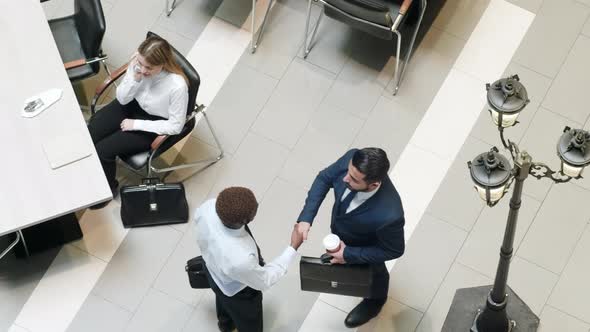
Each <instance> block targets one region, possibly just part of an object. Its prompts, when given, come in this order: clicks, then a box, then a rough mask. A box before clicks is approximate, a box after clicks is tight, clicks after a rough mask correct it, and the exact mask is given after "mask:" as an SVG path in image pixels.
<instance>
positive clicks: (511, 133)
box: [471, 62, 551, 146]
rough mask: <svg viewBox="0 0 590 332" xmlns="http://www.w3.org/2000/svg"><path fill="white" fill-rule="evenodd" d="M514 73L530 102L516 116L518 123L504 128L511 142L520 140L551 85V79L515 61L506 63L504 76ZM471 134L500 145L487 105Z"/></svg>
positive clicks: (496, 128)
mask: <svg viewBox="0 0 590 332" xmlns="http://www.w3.org/2000/svg"><path fill="white" fill-rule="evenodd" d="M514 74H517V75H518V76H519V77H520V82H521V83H522V84H523V85H524V86H525V88H526V89H527V93H528V97H529V100H530V102H529V104H528V105H527V106H526V107H525V109H524V110H523V111H522V112H521V113H520V115H519V116H518V121H519V123H518V124H517V125H516V126H514V127H511V128H508V129H506V130H505V131H504V135H505V137H506V138H507V139H510V140H511V141H513V142H520V140H521V139H522V137H523V136H524V133H525V131H526V130H527V128H528V127H529V125H530V124H531V120H532V119H533V117H534V115H535V113H536V112H537V109H538V108H539V105H540V104H541V102H542V101H543V98H545V95H546V94H547V90H548V89H549V86H550V85H551V80H550V79H549V78H547V77H545V76H543V75H541V74H539V73H537V72H535V71H532V70H530V69H528V68H526V67H523V66H521V65H519V64H517V63H515V62H511V63H510V64H509V65H508V68H506V70H505V71H504V77H506V76H509V75H514ZM489 83H492V82H489ZM483 88H484V87H482V89H483ZM471 136H474V137H477V138H479V139H480V140H482V141H484V142H486V143H489V144H491V145H496V146H501V145H502V143H501V140H500V134H499V131H498V127H497V126H495V125H494V121H493V120H492V117H491V115H490V113H489V111H488V107H487V106H486V107H484V109H483V110H482V112H481V115H480V116H479V118H478V119H477V122H476V123H475V125H474V126H473V129H472V131H471Z"/></svg>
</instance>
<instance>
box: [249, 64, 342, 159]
mask: <svg viewBox="0 0 590 332" xmlns="http://www.w3.org/2000/svg"><path fill="white" fill-rule="evenodd" d="M333 80H334V74H332V73H330V72H328V71H326V70H324V69H321V68H319V67H316V66H314V65H312V64H309V63H305V62H304V61H302V60H300V59H297V60H295V61H293V62H292V63H291V65H290V66H289V69H288V70H287V72H286V73H285V77H284V78H283V79H282V80H281V81H280V82H279V84H278V86H277V88H276V89H275V91H274V92H273V95H272V96H271V97H270V99H269V101H268V103H267V104H266V106H265V107H264V109H263V110H262V112H261V113H260V115H259V116H258V119H257V120H256V122H255V123H254V126H253V127H252V130H253V131H254V132H257V133H259V134H261V135H263V136H265V137H267V138H269V139H272V140H273V141H275V142H278V143H281V144H283V145H284V146H286V147H289V148H293V147H294V146H295V144H296V143H297V140H298V139H299V137H300V136H301V134H302V133H303V131H304V130H305V127H306V126H307V124H308V122H309V120H310V119H311V117H312V114H313V113H314V112H315V111H316V110H317V107H318V106H319V105H320V103H321V101H322V100H323V99H324V97H325V95H326V92H327V91H328V89H329V88H330V86H331V84H332V82H333Z"/></svg>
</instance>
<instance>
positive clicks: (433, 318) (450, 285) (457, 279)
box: [416, 263, 492, 332]
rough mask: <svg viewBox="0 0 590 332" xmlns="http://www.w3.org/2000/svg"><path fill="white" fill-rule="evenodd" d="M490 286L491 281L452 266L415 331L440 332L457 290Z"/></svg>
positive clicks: (454, 265)
mask: <svg viewBox="0 0 590 332" xmlns="http://www.w3.org/2000/svg"><path fill="white" fill-rule="evenodd" d="M491 284H492V280H491V279H489V278H487V277H484V276H483V275H481V274H479V273H477V272H475V271H473V270H471V269H469V268H467V267H465V266H463V265H461V264H457V263H455V264H453V266H452V267H451V269H450V271H449V273H448V274H447V276H446V277H445V280H444V281H443V283H442V285H441V286H440V288H439V289H438V291H437V293H436V296H435V297H434V299H433V300H432V303H431V304H430V307H429V308H428V311H426V312H425V313H424V316H423V317H422V321H420V325H418V328H417V329H416V331H418V332H426V331H428V332H435V331H436V332H439V331H440V330H441V327H442V326H443V323H444V321H445V318H446V317H447V313H448V312H449V307H450V305H451V302H452V301H453V297H454V296H455V291H457V289H459V288H467V287H475V286H484V285H491ZM483 304H484V302H483V300H482V305H483ZM473 314H474V315H475V313H473Z"/></svg>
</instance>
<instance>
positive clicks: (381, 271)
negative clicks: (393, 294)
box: [370, 263, 389, 303]
mask: <svg viewBox="0 0 590 332" xmlns="http://www.w3.org/2000/svg"><path fill="white" fill-rule="evenodd" d="M371 293H372V294H371V297H370V298H371V299H374V300H384V301H385V300H387V294H388V293H389V271H387V267H386V266H385V263H380V264H375V265H374V266H373V289H372V290H371ZM383 303H385V302H383Z"/></svg>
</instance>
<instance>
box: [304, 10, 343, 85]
mask: <svg viewBox="0 0 590 332" xmlns="http://www.w3.org/2000/svg"><path fill="white" fill-rule="evenodd" d="M318 15H319V14H318V13H315V15H313V16H312V17H311V19H310V20H311V23H310V24H309V25H310V28H309V29H310V32H309V33H310V34H311V31H313V30H312V29H313V27H314V26H315V24H314V22H316V20H317V16H318ZM303 29H304V26H303V27H302V32H301V35H302V36H303V33H304V32H303ZM354 36H355V35H354V34H353V33H352V28H350V27H349V26H348V25H346V24H344V23H342V22H340V21H336V20H333V19H330V18H326V17H324V18H322V22H320V26H319V28H318V32H317V35H316V38H315V41H314V43H313V44H312V45H311V50H310V53H309V55H308V56H307V59H306V60H307V61H309V62H311V63H313V64H314V65H316V66H319V67H322V68H324V69H326V70H329V71H331V72H333V73H335V74H338V73H340V71H341V70H342V67H344V64H345V63H346V61H347V60H348V48H349V45H350V39H351V38H354ZM304 53H305V46H304V45H302V46H301V49H300V50H299V53H298V56H299V57H300V58H303V54H304Z"/></svg>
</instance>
